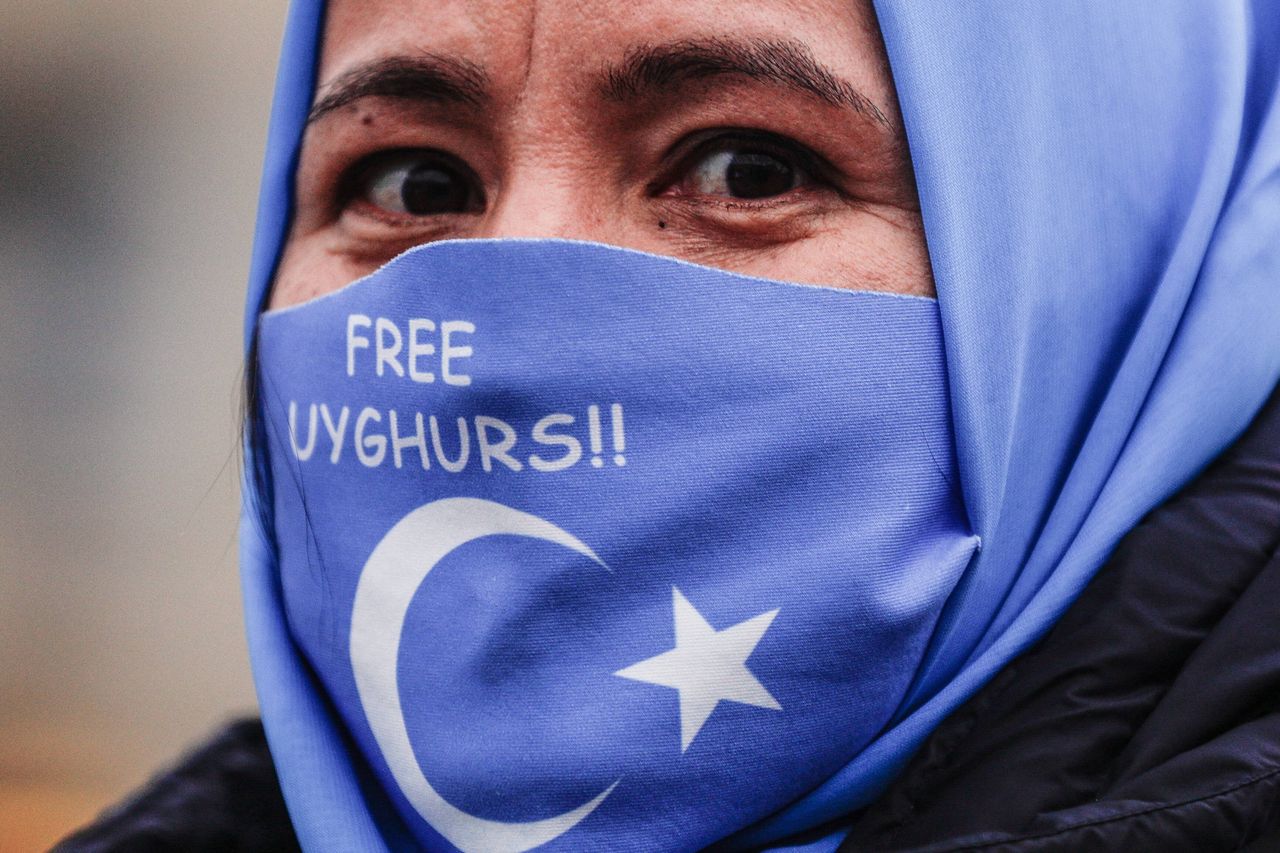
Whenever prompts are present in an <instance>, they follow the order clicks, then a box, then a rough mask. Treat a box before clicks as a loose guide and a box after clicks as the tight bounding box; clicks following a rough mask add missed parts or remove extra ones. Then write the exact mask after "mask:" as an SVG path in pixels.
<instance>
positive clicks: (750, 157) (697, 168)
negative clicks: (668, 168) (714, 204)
mask: <svg viewBox="0 0 1280 853" xmlns="http://www.w3.org/2000/svg"><path fill="white" fill-rule="evenodd" d="M806 177H807V176H806V174H805V172H804V170H803V169H802V168H801V167H800V166H799V165H798V164H796V163H795V162H794V161H793V160H791V159H790V158H788V157H786V156H784V155H782V154H781V153H774V152H771V151H766V150H763V149H756V148H749V147H745V146H744V147H737V148H721V149H718V150H715V151H712V152H710V153H708V154H705V155H703V156H702V157H700V158H699V159H698V160H696V161H695V162H694V164H693V167H692V169H690V171H689V174H688V177H687V178H686V186H687V187H688V188H689V189H690V190H692V191H693V192H696V193H700V194H702V195H718V196H727V197H729V198H742V199H756V198H769V197H771V196H776V195H782V194H783V193H785V192H789V191H790V190H793V189H796V188H797V187H799V186H800V185H801V184H803V183H804V181H805V178H806Z"/></svg>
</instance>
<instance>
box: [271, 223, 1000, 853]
mask: <svg viewBox="0 0 1280 853" xmlns="http://www.w3.org/2000/svg"><path fill="white" fill-rule="evenodd" d="M260 336H261V337H260V347H261V350H260V351H261V368H262V371H261V378H262V398H263V410H264V414H265V419H266V425H267V435H268V455H269V458H270V460H271V466H272V471H271V473H272V481H273V483H274V525H275V539H276V542H277V548H278V553H279V567H280V578H281V583H282V589H283V600H284V604H285V610H286V613H287V616H288V620H289V627H290V629H291V632H292V635H293V637H294V638H295V639H296V642H297V643H298V644H299V645H300V647H301V649H302V650H303V652H304V654H305V655H306V657H307V658H308V659H309V660H310V663H311V665H312V667H313V668H314V670H315V672H316V673H317V674H318V676H319V678H320V679H321V681H322V682H323V683H324V686H325V689H326V692H327V693H328V695H329V696H330V697H331V698H332V701H333V702H334V705H335V706H336V709H337V712H338V713H339V715H340V716H341V718H342V720H343V721H344V722H345V724H346V728H347V729H348V730H349V731H350V733H351V734H352V736H353V737H354V740H355V742H356V744H357V745H358V748H359V752H360V753H361V754H362V755H363V757H364V760H365V761H366V762H367V764H368V767H369V768H371V770H372V774H373V776H374V778H376V780H377V782H378V784H379V786H380V787H381V788H382V789H383V790H384V791H385V792H387V794H388V795H389V796H390V798H391V800H392V801H393V802H394V803H395V804H396V805H397V806H398V809H399V813H400V814H401V816H402V820H403V822H404V824H405V825H406V827H408V829H409V831H410V833H411V834H412V835H413V836H415V837H416V838H417V840H418V841H419V842H420V843H422V844H423V845H425V846H426V847H427V848H428V849H450V848H449V846H448V845H446V844H445V843H443V842H442V839H443V841H447V842H449V844H452V845H453V846H455V847H457V848H460V849H462V850H468V851H499V850H526V849H530V848H532V847H535V846H537V845H539V844H543V843H547V842H552V846H551V847H549V848H548V849H563V850H601V849H612V850H645V849H652V848H653V845H654V843H655V840H656V839H662V841H661V846H662V847H663V848H664V849H694V848H698V847H700V846H703V845H706V844H709V843H712V842H714V841H715V840H717V839H719V838H723V837H724V836H726V835H728V834H730V833H732V832H733V831H735V830H738V829H741V828H742V827H745V826H748V825H750V824H752V823H754V822H755V821H757V820H760V819H762V818H764V817H766V816H767V815H770V814H772V813H774V812H776V811H777V810H778V809H780V808H782V807H783V806H785V805H786V804H788V803H790V802H792V801H794V800H796V799H797V798H798V797H800V796H802V795H803V794H804V793H806V792H807V791H810V790H812V789H813V788H815V787H816V786H818V785H819V784H821V783H822V782H823V781H825V780H826V779H828V778H829V777H831V776H832V775H833V774H834V773H835V772H836V771H837V770H838V769H839V768H841V767H843V766H844V765H846V764H847V763H848V762H849V761H850V760H851V759H852V758H854V757H855V756H857V755H858V754H859V752H860V751H861V750H862V749H863V748H864V747H865V746H866V744H867V743H868V742H870V741H871V740H872V739H873V738H874V737H875V735H876V734H877V733H878V732H879V731H880V730H881V729H882V728H883V727H884V726H885V725H886V723H888V722H889V720H890V719H891V718H892V716H893V714H894V712H895V710H897V708H898V705H899V703H900V701H901V700H902V699H903V697H904V694H905V693H906V691H907V689H908V686H909V684H910V682H911V679H912V677H913V675H914V674H915V673H916V670H917V668H918V667H919V665H920V661H921V658H922V655H923V654H924V651H925V648H926V646H927V643H928V640H929V637H930V634H931V632H932V630H933V628H934V626H935V622H936V620H937V618H938V615H939V613H940V611H941V609H942V606H943V603H944V601H945V600H946V598H947V595H948V593H949V592H950V591H951V590H952V588H953V586H954V584H955V583H956V580H957V579H958V578H959V576H960V574H961V573H962V572H963V570H964V568H965V567H966V565H968V563H969V559H970V557H971V555H972V554H973V552H974V549H975V546H976V544H977V539H976V538H975V537H974V536H973V535H972V534H971V532H970V531H969V529H968V526H967V523H966V521H965V513H964V510H963V507H962V504H961V498H960V493H959V489H958V476H957V473H956V463H955V451H954V448H953V444H952V438H951V426H950V412H949V407H948V402H947V383H946V374H945V368H944V360H943V353H942V346H941V335H940V332H939V320H938V309H937V304H936V303H935V302H934V301H933V300H929V299H921V298H913V297H902V296H894V295H887V294H878V293H867V292H852V291H847V290H837V289H830V288H824V287H814V286H805V285H795V284H788V283H784V282H776V281H767V280H762V279H755V278H748V277H744V276H739V275H733V274H730V273H726V272H721V271H718V270H713V269H708V268H705V267H700V266H695V265H692V264H688V263H683V262H680V261H675V260H671V259H668V258H660V257H656V256H652V255H647V254H642V253H638V252H633V251H627V250H622V249H616V248H611V247H606V246H600V245H594V244H586V243H572V242H565V241H555V240H545V241H465V242H449V243H439V244H435V245H429V246H424V247H421V248H418V249H414V250H412V251H410V252H408V253H406V254H405V255H402V256H401V257H399V258H397V259H396V260H395V261H393V262H392V263H390V264H389V265H387V266H386V267H384V268H383V269H381V270H379V271H378V272H376V273H374V274H373V275H371V276H369V277H368V278H365V279H363V280H361V281H359V282H357V283H355V284H353V285H351V286H349V287H347V288H345V289H343V290H341V291H338V292H337V293H334V294H332V295H329V296H325V297H322V298H320V299H317V300H314V301H312V302H309V303H306V304H304V305H300V306H297V307H293V308H287V309H283V310H279V311H274V312H270V313H268V314H266V315H265V316H264V317H263V318H262V322H261V329H260Z"/></svg>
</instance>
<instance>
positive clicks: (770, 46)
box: [601, 38, 892, 129]
mask: <svg viewBox="0 0 1280 853" xmlns="http://www.w3.org/2000/svg"><path fill="white" fill-rule="evenodd" d="M728 75H741V76H744V77H748V78H750V79H752V80H760V81H763V82H766V83H770V84H773V85H776V86H782V87H784V88H787V89H790V90H792V91H794V92H797V93H799V94H803V95H808V96H811V97H815V98H817V99H818V100H820V101H824V102H826V103H828V104H830V105H832V106H835V107H841V108H846V109H852V110H853V111H855V112H858V113H862V114H864V115H866V116H868V117H869V118H871V119H872V120H873V121H875V122H876V123H877V124H880V125H882V126H884V127H885V128H888V129H892V125H891V124H890V123H889V119H888V118H886V116H885V114H884V112H883V111H882V110H881V109H880V108H879V107H877V106H876V104H875V102H874V101H872V100H871V99H870V98H868V97H867V96H866V95H864V94H862V92H860V91H858V89H857V88H855V87H854V86H853V84H851V83H849V82H847V81H846V80H843V79H841V78H840V77H838V76H836V74H835V73H834V72H832V71H831V70H830V69H829V68H827V67H825V66H824V65H822V64H820V63H819V62H818V61H817V60H816V59H814V57H813V53H812V52H811V51H810V50H809V48H808V46H807V45H805V44H804V43H803V42H798V41H791V40H775V39H749V40H746V41H735V40H729V39H722V38H706V39H690V40H683V41H675V42H667V43H664V44H645V45H640V46H638V47H635V48H632V49H631V50H630V51H628V53H627V55H626V58H625V59H624V60H623V61H622V62H620V63H618V64H617V65H610V66H606V67H605V69H604V73H603V78H602V79H603V82H602V85H601V89H602V92H603V94H604V96H605V97H606V98H608V99H610V100H613V101H627V100H633V99H635V98H639V97H642V96H645V95H648V94H650V93H652V92H655V91H661V90H665V89H671V88H673V87H678V86H680V85H682V84H684V83H687V82H689V81H694V80H705V79H709V78H714V77H722V76H728Z"/></svg>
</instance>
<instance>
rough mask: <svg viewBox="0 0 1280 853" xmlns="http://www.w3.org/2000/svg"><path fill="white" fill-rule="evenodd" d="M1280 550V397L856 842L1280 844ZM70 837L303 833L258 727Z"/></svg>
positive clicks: (902, 845) (209, 845)
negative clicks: (294, 826) (291, 816)
mask: <svg viewBox="0 0 1280 853" xmlns="http://www.w3.org/2000/svg"><path fill="white" fill-rule="evenodd" d="M1278 548H1280V391H1278V392H1277V393H1275V394H1273V395H1272V398H1271V401H1270V402H1269V403H1268V404H1267V406H1266V407H1265V408H1264V410H1263V412H1262V413H1261V414H1260V415H1259V416H1258V417H1257V419H1256V420H1255V422H1254V424H1253V425H1252V426H1251V427H1250V429H1249V431H1248V432H1247V433H1246V435H1245V436H1244V437H1243V438H1241V439H1240V440H1239V441H1238V442H1237V443H1236V444H1235V446H1233V447H1232V448H1231V449H1230V450H1229V451H1227V452H1226V453H1225V454H1223V455H1222V456H1221V457H1220V458H1219V459H1218V460H1217V461H1216V462H1214V464H1213V465H1212V466H1210V468H1209V469H1207V470H1206V471H1205V472H1204V473H1203V474H1201V475H1200V477H1199V478H1198V479H1197V480H1196V481H1195V482H1194V483H1193V484H1191V485H1190V486H1189V487H1187V488H1186V489H1184V490H1183V491H1182V492H1181V493H1180V494H1179V495H1177V496H1176V497H1174V498H1173V499H1172V500H1170V501H1169V502H1167V503H1166V504H1164V505H1163V506H1162V507H1160V508H1159V509H1157V510H1155V511H1154V512H1152V513H1151V514H1150V515H1149V516H1148V517H1147V518H1146V519H1145V520H1144V521H1143V522H1142V523H1141V524H1140V525H1138V527H1136V528H1135V529H1134V530H1133V531H1132V532H1130V533H1129V534H1128V536H1126V537H1125V539H1124V540H1123V541H1122V542H1121V544H1120V546H1119V547H1118V548H1117V549H1116V551H1115V553H1114V554H1113V555H1112V556H1111V558H1110V560H1109V561H1108V562H1107V564H1106V565H1105V566H1104V567H1103V569H1102V570H1101V572H1100V573H1099V574H1098V576H1097V577H1096V578H1095V579H1094V581H1093V582H1092V583H1091V584H1090V585H1089V586H1088V588H1087V589H1086V590H1085V591H1084V593H1083V594H1082V595H1081V596H1080V598H1079V599H1078V600H1077V601H1076V602H1075V604H1074V605H1072V607H1071V608H1070V610H1068V611H1067V613H1066V615H1065V616H1064V617H1063V618H1062V619H1061V620H1060V621H1059V622H1058V624H1057V625H1056V626H1055V627H1054V628H1053V630H1052V631H1051V632H1050V633H1049V634H1048V635H1047V636H1046V637H1045V638H1044V639H1043V640H1042V641H1041V642H1040V643H1039V644H1038V645H1037V646H1036V647H1035V648H1033V649H1032V650H1031V651H1030V652H1028V653H1027V654H1025V655H1023V656H1022V657H1020V658H1018V659H1017V660H1015V661H1014V662H1013V663H1011V664H1010V665H1009V666H1007V667H1006V668H1005V669H1004V670H1003V671H1002V672H1001V673H1000V674H999V675H998V676H997V677H996V678H995V679H993V680H992V682H991V683H990V684H988V685H987V686H986V688H984V689H983V690H982V691H980V692H979V693H978V694H977V695H976V696H975V697H974V698H973V699H971V700H970V701H969V702H968V703H967V704H965V705H964V706H963V707H962V708H961V709H960V710H958V711H957V712H956V713H955V714H953V715H952V716H951V717H950V718H949V719H947V720H946V721H945V722H944V723H943V724H942V726H940V727H939V728H938V729H937V731H935V732H934V733H933V734H932V735H931V736H930V737H929V739H928V740H927V741H926V742H925V744H924V746H923V747H922V748H921V750H920V751H919V752H918V753H917V755H916V756H915V758H914V759H913V760H912V761H911V763H910V764H909V765H908V766H907V768H906V770H905V771H904V772H903V773H902V774H901V775H900V776H899V778H898V779H897V780H896V781H895V782H894V783H893V784H892V785H891V786H890V788H889V790H888V791H886V792H885V794H884V795H883V796H882V797H881V798H880V799H879V801H877V802H876V803H875V804H873V805H872V806H871V807H870V808H868V809H867V810H865V811H864V812H862V813H861V814H859V815H857V816H856V818H855V819H854V820H853V821H852V832H851V834H850V835H849V837H848V839H847V841H846V842H845V844H844V845H843V846H842V847H841V850H842V851H866V853H873V852H874V853H886V852H887V851H902V852H903V853H905V851H913V853H926V851H928V853H942V851H961V850H980V851H986V853H1041V851H1072V853H1075V851H1124V853H1146V851H1158V853H1180V851H1188V853H1192V852H1193V851H1194V853H1216V851H1236V850H1245V851H1249V853H1260V851H1277V852H1278V853H1280V553H1278ZM849 822H850V821H849V820H846V821H845V824H846V825H848V824H849ZM831 829H832V827H825V828H824V830H823V833H822V834H825V833H826V832H829V831H830V830H831ZM56 849H57V850H59V851H67V853H70V851H78V852H79V851H116V850H121V851H125V850H127V851H170V850H173V851H177V850H182V851H206V850H208V851H215V850H216V851H246V853H247V851H287V850H295V849H297V842H296V840H295V839H294V837H293V833H292V830H291V828H290V826H289V823H288V818H287V815H286V812H285V810H284V804H283V800H282V798H281V795H280V789H279V785H278V784H277V782H276V778H275V771H274V768H273V766H272V764H271V758H270V755H269V753H268V752H267V748H266V742H265V740H264V739H263V736H262V729H261V725H260V724H259V723H257V722H256V721H245V722H240V723H237V724H235V725H233V726H231V727H230V728H228V729H227V730H226V731H224V732H223V733H222V734H221V735H219V736H218V737H217V738H216V739H215V740H213V741H212V742H211V743H209V744H208V745H206V746H205V747H203V748H202V749H201V750H200V751H199V752H197V753H195V754H194V755H192V756H191V757H189V758H188V759H187V760H186V761H185V762H184V763H183V764H182V765H180V766H179V767H178V768H177V769H176V770H174V771H171V772H170V773H168V774H165V775H163V776H160V777H158V778H157V779H155V780H153V781H152V782H151V783H150V785H148V786H147V788H145V789H144V790H143V791H142V792H141V793H140V794H138V795H137V796H135V797H134V798H133V799H131V800H130V801H128V802H126V803H125V804H124V805H122V806H119V807H117V808H116V809H115V810H113V811H112V812H110V813H108V814H107V815H105V816H103V817H102V818H100V819H99V820H98V822H97V823H95V824H93V825H92V826H90V827H88V828H86V829H84V830H82V831H80V832H78V833H76V834H75V835H74V836H72V837H71V838H68V839H67V840H66V841H64V842H63V843H62V844H61V845H59V846H58V847H57V848H56ZM653 849H654V850H662V849H663V847H662V842H661V839H654V846H653Z"/></svg>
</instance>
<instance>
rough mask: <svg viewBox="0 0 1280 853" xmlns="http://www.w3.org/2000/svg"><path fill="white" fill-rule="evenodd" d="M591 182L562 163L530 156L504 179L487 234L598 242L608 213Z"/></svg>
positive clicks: (494, 203) (488, 223)
mask: <svg viewBox="0 0 1280 853" xmlns="http://www.w3.org/2000/svg"><path fill="white" fill-rule="evenodd" d="M588 184H589V182H588V181H584V180H582V176H580V175H576V174H574V173H573V170H572V169H571V168H568V167H566V166H565V165H564V164H562V163H553V162H548V158H546V157H538V156H536V155H533V156H530V157H529V158H528V159H527V160H526V161H525V162H523V163H521V164H520V165H518V166H517V167H516V168H515V169H513V170H511V171H510V172H509V173H508V175H507V176H506V179H505V180H504V181H503V184H502V186H501V188H500V189H499V191H498V194H497V197H496V198H494V199H492V202H491V204H492V207H491V208H490V213H489V215H488V217H487V220H486V223H485V231H486V236H489V237H563V238H573V239H583V240H598V239H601V237H606V238H607V236H608V235H604V234H602V233H601V227H602V224H603V222H604V217H602V216H601V215H600V213H599V201H600V200H599V199H598V198H591V194H590V193H589V192H588V190H587V185H588Z"/></svg>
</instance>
